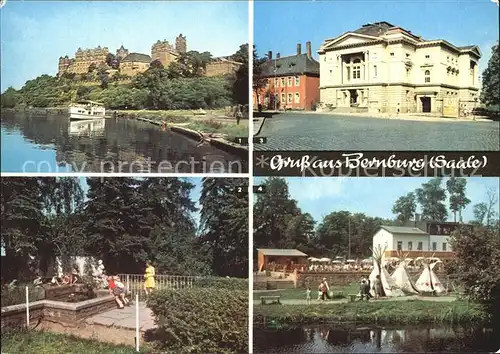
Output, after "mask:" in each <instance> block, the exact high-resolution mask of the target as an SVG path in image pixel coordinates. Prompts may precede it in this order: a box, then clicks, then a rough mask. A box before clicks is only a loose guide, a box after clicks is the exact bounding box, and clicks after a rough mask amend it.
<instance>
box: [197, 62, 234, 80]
mask: <svg viewBox="0 0 500 354" xmlns="http://www.w3.org/2000/svg"><path fill="white" fill-rule="evenodd" d="M241 65H242V64H241V63H237V62H234V61H230V60H220V61H213V62H211V63H208V64H207V67H206V69H205V76H208V77H212V76H226V75H234V73H235V72H236V70H238V68H239V67H240V66H241Z"/></svg>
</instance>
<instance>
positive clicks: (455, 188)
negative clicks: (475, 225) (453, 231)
mask: <svg viewBox="0 0 500 354" xmlns="http://www.w3.org/2000/svg"><path fill="white" fill-rule="evenodd" d="M466 186H467V180H466V179H465V178H457V177H451V178H450V179H449V180H448V181H446V189H447V190H448V193H449V196H450V197H449V199H450V210H451V211H452V212H453V218H454V221H455V222H457V212H458V216H459V220H460V222H462V221H463V220H462V210H463V209H465V207H466V206H467V205H469V204H470V202H471V200H470V199H469V198H467V197H466V196H465V187H466Z"/></svg>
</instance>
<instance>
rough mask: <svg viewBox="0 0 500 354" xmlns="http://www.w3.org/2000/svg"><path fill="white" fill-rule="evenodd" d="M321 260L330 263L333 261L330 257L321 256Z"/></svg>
mask: <svg viewBox="0 0 500 354" xmlns="http://www.w3.org/2000/svg"><path fill="white" fill-rule="evenodd" d="M319 261H320V262H325V263H328V262H331V261H332V260H331V259H330V258H320V259H319Z"/></svg>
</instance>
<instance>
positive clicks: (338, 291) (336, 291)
mask: <svg viewBox="0 0 500 354" xmlns="http://www.w3.org/2000/svg"><path fill="white" fill-rule="evenodd" d="M330 290H331V291H332V292H333V298H334V299H343V298H347V295H349V294H357V293H358V292H359V284H358V283H351V284H349V285H345V286H330ZM262 295H264V296H265V295H280V296H281V299H283V300H305V299H306V290H305V289H280V290H267V291H259V290H255V291H254V292H253V298H254V301H255V302H254V304H256V303H257V301H259V300H260V296H262ZM317 296H318V289H315V288H311V298H312V299H313V300H314V299H316V298H317Z"/></svg>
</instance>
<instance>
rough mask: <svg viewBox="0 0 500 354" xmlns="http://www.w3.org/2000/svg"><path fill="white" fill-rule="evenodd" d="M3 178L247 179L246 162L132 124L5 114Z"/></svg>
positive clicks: (147, 126)
mask: <svg viewBox="0 0 500 354" xmlns="http://www.w3.org/2000/svg"><path fill="white" fill-rule="evenodd" d="M1 139H2V155H1V170H2V172H41V173H47V172H48V173H57V172H60V173H68V172H107V173H111V172H114V173H137V172H143V173H149V172H153V173H154V172H160V173H175V172H177V173H210V172H212V173H245V172H247V171H248V165H247V162H245V161H241V159H240V158H239V157H238V156H235V155H231V154H229V153H226V152H224V151H222V150H219V149H216V148H214V147H212V146H210V145H209V144H202V145H201V146H197V145H198V142H196V141H194V140H192V139H190V138H187V137H185V136H183V135H180V134H178V133H174V132H171V131H162V130H161V129H160V128H159V127H158V126H156V125H152V124H150V123H146V122H141V121H136V120H131V119H124V118H119V119H114V118H111V119H97V120H85V121H70V120H69V118H68V116H67V115H59V116H56V115H54V116H50V115H49V116H40V115H26V114H20V113H13V112H2V133H1Z"/></svg>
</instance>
